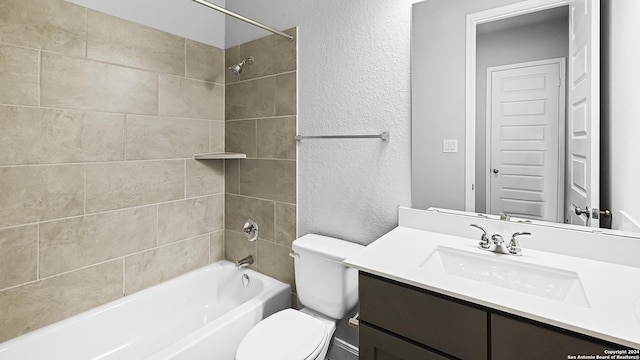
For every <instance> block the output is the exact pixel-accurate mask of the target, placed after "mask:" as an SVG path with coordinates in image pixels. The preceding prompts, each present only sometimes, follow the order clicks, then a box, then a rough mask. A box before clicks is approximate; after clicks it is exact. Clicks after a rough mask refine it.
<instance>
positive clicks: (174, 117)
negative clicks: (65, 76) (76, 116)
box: [0, 64, 295, 123]
mask: <svg viewBox="0 0 640 360" xmlns="http://www.w3.org/2000/svg"><path fill="white" fill-rule="evenodd" d="M41 66H42V64H41ZM0 106H3V107H14V108H24V109H44V110H60V111H77V112H87V113H95V114H105V115H114V116H116V115H118V116H120V115H122V116H124V115H128V116H139V117H147V118H166V119H172V120H189V121H214V122H220V123H224V122H225V120H224V119H210V118H202V117H201V118H197V117H189V116H179V115H158V114H148V113H145V114H143V113H131V112H116V111H105V110H95V109H83V108H74V107H63V106H42V105H40V106H38V105H24V104H7V103H0ZM287 116H295V115H282V116H280V117H287ZM256 119H257V118H256ZM238 120H245V119H235V120H229V121H238Z"/></svg>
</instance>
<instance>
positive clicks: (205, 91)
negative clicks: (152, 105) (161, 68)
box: [158, 75, 224, 120]
mask: <svg viewBox="0 0 640 360" xmlns="http://www.w3.org/2000/svg"><path fill="white" fill-rule="evenodd" d="M158 103H159V105H158V113H159V114H160V115H166V116H178V117H188V118H200V119H209V120H223V119H224V86H223V85H219V84H213V83H208V82H204V81H199V80H192V79H185V78H180V77H175V76H169V75H159V78H158Z"/></svg>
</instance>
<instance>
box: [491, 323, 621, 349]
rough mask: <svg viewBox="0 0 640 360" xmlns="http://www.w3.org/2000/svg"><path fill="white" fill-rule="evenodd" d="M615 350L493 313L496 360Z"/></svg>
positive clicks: (493, 340) (492, 344) (492, 334)
mask: <svg viewBox="0 0 640 360" xmlns="http://www.w3.org/2000/svg"><path fill="white" fill-rule="evenodd" d="M605 349H612V347H611V346H605V345H602V344H598V343H595V342H591V341H589V340H587V339H584V338H582V337H575V336H571V335H568V334H565V333H564V332H559V331H554V330H551V329H548V328H545V327H540V326H536V325H534V324H531V323H528V322H524V321H520V320H516V319H512V318H508V317H505V316H501V315H496V314H491V354H492V357H491V358H492V359H493V360H513V359H518V360H529V359H531V360H540V359H568V358H569V355H574V356H577V355H593V356H595V355H604V350H605Z"/></svg>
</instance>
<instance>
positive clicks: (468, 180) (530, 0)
mask: <svg viewBox="0 0 640 360" xmlns="http://www.w3.org/2000/svg"><path fill="white" fill-rule="evenodd" d="M569 3H570V0H526V1H521V2H518V3H515V4H511V5H506V6H501V7H497V8H495V9H489V10H485V11H480V12H476V13H472V14H468V15H467V19H466V42H465V47H466V49H465V51H466V56H465V58H466V60H465V65H466V71H465V74H466V80H465V89H466V99H465V129H466V130H465V191H464V197H465V200H464V209H465V210H466V211H470V212H475V211H476V190H475V182H476V181H475V176H476V175H475V173H476V164H475V162H476V161H475V156H476V148H475V147H476V140H475V136H476V41H477V38H476V27H477V26H478V25H480V24H484V23H487V22H491V21H496V20H502V19H507V18H510V17H514V16H519V15H525V14H529V13H533V12H538V11H542V10H548V9H553V8H557V7H560V6H568V5H569ZM567 31H569V29H567ZM563 213H564V210H563Z"/></svg>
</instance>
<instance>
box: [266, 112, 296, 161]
mask: <svg viewBox="0 0 640 360" xmlns="http://www.w3.org/2000/svg"><path fill="white" fill-rule="evenodd" d="M257 142H258V156H257V157H259V158H272V159H273V158H275V159H295V158H296V118H295V117H294V116H292V117H283V118H269V119H259V120H258V141H257Z"/></svg>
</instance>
